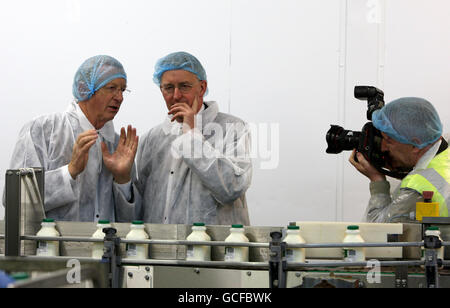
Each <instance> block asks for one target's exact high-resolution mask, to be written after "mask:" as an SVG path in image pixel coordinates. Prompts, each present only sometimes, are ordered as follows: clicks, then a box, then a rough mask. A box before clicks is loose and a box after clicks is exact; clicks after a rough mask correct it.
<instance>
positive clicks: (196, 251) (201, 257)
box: [186, 222, 211, 261]
mask: <svg viewBox="0 0 450 308" xmlns="http://www.w3.org/2000/svg"><path fill="white" fill-rule="evenodd" d="M186 240H187V241H198V242H203V241H205V242H209V241H211V237H210V236H209V235H208V234H207V233H206V227H205V224H204V223H202V222H196V223H194V224H193V226H192V233H191V234H189V236H188V237H187V238H186ZM186 260H187V261H211V246H200V245H188V246H187V249H186Z"/></svg>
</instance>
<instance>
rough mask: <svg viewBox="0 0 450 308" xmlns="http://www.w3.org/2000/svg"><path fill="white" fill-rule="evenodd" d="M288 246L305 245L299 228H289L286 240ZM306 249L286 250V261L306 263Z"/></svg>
mask: <svg viewBox="0 0 450 308" xmlns="http://www.w3.org/2000/svg"><path fill="white" fill-rule="evenodd" d="M284 241H285V242H286V244H288V246H289V244H305V243H306V242H305V240H304V239H303V237H302V236H301V235H300V227H299V226H288V227H287V231H286V237H285V238H284ZM305 257H306V253H305V248H289V247H287V248H286V261H288V262H301V263H304V262H305Z"/></svg>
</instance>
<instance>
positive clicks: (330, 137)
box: [326, 86, 407, 179]
mask: <svg viewBox="0 0 450 308" xmlns="http://www.w3.org/2000/svg"><path fill="white" fill-rule="evenodd" d="M354 96H355V98H357V99H359V100H364V101H367V120H369V121H372V114H373V112H374V111H375V110H378V109H381V108H383V106H384V93H383V91H381V90H380V89H377V88H375V87H372V86H355V89H354ZM382 139H383V137H382V135H381V132H380V131H379V130H378V129H376V128H375V127H374V126H373V124H372V122H367V123H366V124H365V125H364V126H363V128H362V129H361V131H351V130H346V129H344V128H343V127H341V126H339V125H331V128H330V129H329V130H328V132H327V135H326V141H327V145H328V148H327V149H326V152H327V153H329V154H338V153H341V152H342V151H352V150H353V149H356V151H357V152H360V153H361V154H363V155H364V158H365V159H366V160H367V161H368V162H370V163H371V164H372V166H374V167H375V168H377V170H378V171H380V172H381V173H383V174H385V175H388V176H391V177H394V178H398V179H401V178H403V177H404V176H405V175H406V174H407V172H406V173H405V172H403V171H401V172H400V171H395V170H388V169H386V168H385V166H386V163H387V162H389V157H388V155H387V154H386V153H384V152H382V151H381V141H382ZM354 158H355V160H356V161H358V160H357V158H356V155H355V157H354Z"/></svg>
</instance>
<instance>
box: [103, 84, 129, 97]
mask: <svg viewBox="0 0 450 308" xmlns="http://www.w3.org/2000/svg"><path fill="white" fill-rule="evenodd" d="M102 89H104V90H105V92H107V93H110V94H111V95H116V94H117V93H119V92H120V93H121V94H122V96H127V95H128V94H129V93H130V92H131V91H130V90H128V89H127V88H121V87H118V86H115V85H106V86H104V87H103V88H102Z"/></svg>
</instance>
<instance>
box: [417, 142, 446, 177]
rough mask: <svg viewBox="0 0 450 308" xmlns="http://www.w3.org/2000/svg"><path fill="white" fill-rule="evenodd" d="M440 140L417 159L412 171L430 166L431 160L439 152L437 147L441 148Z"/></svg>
mask: <svg viewBox="0 0 450 308" xmlns="http://www.w3.org/2000/svg"><path fill="white" fill-rule="evenodd" d="M441 143H442V140H439V141H438V142H436V143H435V144H433V146H432V147H431V148H429V149H428V151H426V152H425V154H423V156H422V157H421V158H420V159H419V161H418V162H417V164H416V165H415V166H414V169H413V170H414V171H419V170H424V169H426V168H427V166H428V165H429V164H430V162H431V160H432V159H433V158H434V156H436V153H437V152H438V150H439V147H440V146H441Z"/></svg>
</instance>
